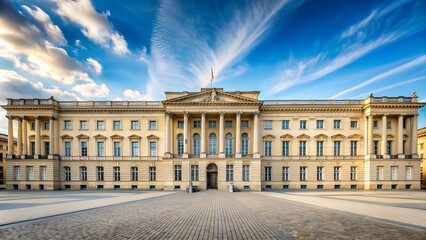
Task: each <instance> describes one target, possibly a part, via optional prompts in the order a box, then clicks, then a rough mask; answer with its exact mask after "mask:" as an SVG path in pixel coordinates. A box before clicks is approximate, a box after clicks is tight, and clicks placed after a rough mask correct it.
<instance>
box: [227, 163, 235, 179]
mask: <svg viewBox="0 0 426 240" xmlns="http://www.w3.org/2000/svg"><path fill="white" fill-rule="evenodd" d="M226 181H227V182H229V181H234V165H226Z"/></svg>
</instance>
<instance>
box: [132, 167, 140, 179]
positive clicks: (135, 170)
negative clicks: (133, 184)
mask: <svg viewBox="0 0 426 240" xmlns="http://www.w3.org/2000/svg"><path fill="white" fill-rule="evenodd" d="M130 173H131V176H130V180H131V181H138V179H139V176H138V167H131V168H130Z"/></svg>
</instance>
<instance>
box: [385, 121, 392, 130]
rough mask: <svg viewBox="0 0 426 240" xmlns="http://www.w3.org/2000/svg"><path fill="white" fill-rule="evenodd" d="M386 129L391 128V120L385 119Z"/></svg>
mask: <svg viewBox="0 0 426 240" xmlns="http://www.w3.org/2000/svg"><path fill="white" fill-rule="evenodd" d="M386 129H392V121H391V120H387V121H386Z"/></svg>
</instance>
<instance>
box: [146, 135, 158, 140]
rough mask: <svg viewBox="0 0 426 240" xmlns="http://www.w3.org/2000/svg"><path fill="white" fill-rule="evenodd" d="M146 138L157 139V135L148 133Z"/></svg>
mask: <svg viewBox="0 0 426 240" xmlns="http://www.w3.org/2000/svg"><path fill="white" fill-rule="evenodd" d="M146 138H148V139H159V137H158V136H156V135H154V134H151V135H148V136H146Z"/></svg>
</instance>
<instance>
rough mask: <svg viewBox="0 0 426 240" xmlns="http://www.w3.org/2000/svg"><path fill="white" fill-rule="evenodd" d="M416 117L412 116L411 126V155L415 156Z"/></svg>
mask: <svg viewBox="0 0 426 240" xmlns="http://www.w3.org/2000/svg"><path fill="white" fill-rule="evenodd" d="M417 116H418V115H413V117H412V124H411V154H413V155H417Z"/></svg>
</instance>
